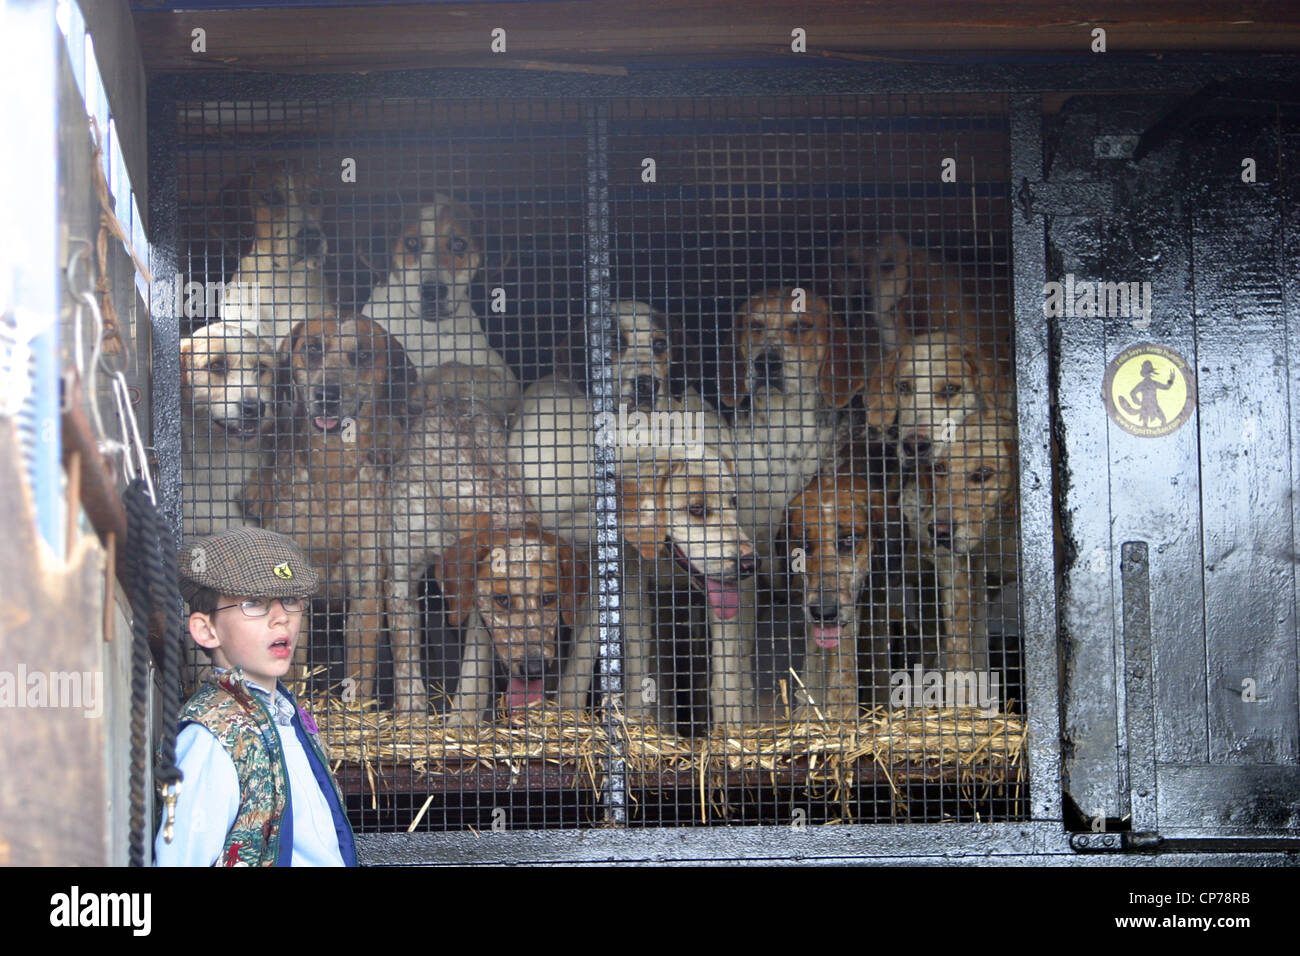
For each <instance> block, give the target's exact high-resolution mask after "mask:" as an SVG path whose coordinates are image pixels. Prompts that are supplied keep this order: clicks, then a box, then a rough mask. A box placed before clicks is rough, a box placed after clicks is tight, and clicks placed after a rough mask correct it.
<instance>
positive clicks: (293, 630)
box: [190, 594, 302, 690]
mask: <svg viewBox="0 0 1300 956" xmlns="http://www.w3.org/2000/svg"><path fill="white" fill-rule="evenodd" d="M246 600H250V599H249V598H238V597H232V596H231V595H228V594H223V595H222V596H221V600H220V601H218V602H217V607H218V608H221V610H218V611H215V612H214V613H212V614H191V615H190V636H191V637H193V638H194V641H195V643H197V644H199V645H200V646H201V647H206V648H208V649H209V650H211V651H212V662H213V663H214V664H216V665H217V666H218V667H225V668H231V667H242V668H243V669H244V676H246V677H247V678H248V679H249V680H251V681H252V682H253V683H255V684H257V685H258V686H260V687H263V688H265V689H266V690H273V689H274V688H275V682H276V681H277V680H278V679H279V678H281V677H283V676H284V675H285V674H287V673H288V672H289V668H290V666H291V665H292V664H293V652H294V648H295V647H296V646H297V644H298V630H299V628H301V627H302V612H301V611H297V612H294V613H290V612H288V611H286V610H285V609H284V605H283V604H281V603H280V600H279V599H278V598H269V599H264V603H266V604H268V605H269V609H268V610H267V612H266V614H265V615H264V616H263V617H251V618H250V617H246V616H245V615H244V611H243V609H242V608H239V607H230V606H229V605H232V604H234V605H238V604H239V603H240V602H241V601H246Z"/></svg>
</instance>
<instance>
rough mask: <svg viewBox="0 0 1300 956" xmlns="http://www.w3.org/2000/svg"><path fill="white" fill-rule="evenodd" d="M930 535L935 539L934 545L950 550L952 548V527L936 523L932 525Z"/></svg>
mask: <svg viewBox="0 0 1300 956" xmlns="http://www.w3.org/2000/svg"><path fill="white" fill-rule="evenodd" d="M930 535H931V537H933V538H934V543H935V544H937V545H938V546H939V547H941V548H948V547H951V546H952V525H948V524H942V523H940V522H938V521H935V522H933V523H931V525H930Z"/></svg>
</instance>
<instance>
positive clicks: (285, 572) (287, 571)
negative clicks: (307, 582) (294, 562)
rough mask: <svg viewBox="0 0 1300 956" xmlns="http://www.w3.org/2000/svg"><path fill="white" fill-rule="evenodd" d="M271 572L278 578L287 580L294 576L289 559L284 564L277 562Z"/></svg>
mask: <svg viewBox="0 0 1300 956" xmlns="http://www.w3.org/2000/svg"><path fill="white" fill-rule="evenodd" d="M271 573H272V574H274V575H275V576H276V577H277V578H283V579H284V580H286V581H288V580H289V579H290V578H292V577H293V569H292V568H290V567H289V562H288V561H286V562H284V564H277V565H276V566H275V567H273V568H272V569H271Z"/></svg>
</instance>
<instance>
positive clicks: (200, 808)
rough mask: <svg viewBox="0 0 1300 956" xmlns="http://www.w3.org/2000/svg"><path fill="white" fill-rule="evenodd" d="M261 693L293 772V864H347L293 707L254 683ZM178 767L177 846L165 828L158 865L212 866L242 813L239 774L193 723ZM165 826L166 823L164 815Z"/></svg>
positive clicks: (179, 748) (181, 739) (158, 842)
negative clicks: (295, 724) (180, 776)
mask: <svg viewBox="0 0 1300 956" xmlns="http://www.w3.org/2000/svg"><path fill="white" fill-rule="evenodd" d="M246 683H247V684H248V687H249V688H250V689H251V690H253V691H254V692H256V693H257V694H258V695H259V697H260V698H261V700H262V702H263V703H264V704H268V708H269V710H270V712H271V714H272V716H273V717H274V718H275V727H276V730H278V731H279V733H280V746H281V748H282V749H283V751H284V763H285V767H286V768H287V769H288V771H289V796H290V804H291V806H290V810H291V812H292V813H293V856H292V860H291V864H290V865H292V866H342V865H343V855H342V854H341V853H340V852H339V839H338V834H337V832H335V830H334V817H333V815H332V814H331V813H330V806H329V803H328V801H327V800H326V799H325V794H323V793H322V792H321V788H320V785H319V784H318V783H317V782H316V776H315V774H313V773H312V770H311V762H310V759H309V758H308V756H307V752H306V750H304V749H303V745H302V741H300V740H299V739H298V735H297V734H296V733H295V732H294V729H293V725H292V724H291V723H289V721H290V720H292V718H293V706H292V705H291V704H290V703H289V701H288V700H287V699H286V698H285V697H284V696H283V695H281V694H279V693H276V692H274V691H272V692H271V693H270V694H269V695H268V693H267V692H266V691H265V690H263V689H262V688H261V687H259V686H258V685H256V684H254V683H253V682H252V681H246ZM176 766H177V767H179V768H180V770H181V772H182V773H183V774H185V782H184V783H183V784H182V786H181V793H180V796H179V797H178V798H177V800H176V826H175V828H174V830H173V834H172V842H171V843H165V842H164V841H163V836H162V827H161V826H160V827H159V829H158V835H157V836H156V837H155V838H154V860H153V863H154V866H212V865H213V864H215V863H216V862H217V858H218V857H219V856H220V855H221V848H222V847H223V846H224V845H225V842H226V835H227V834H228V833H230V828H231V827H232V826H234V825H235V817H236V816H237V815H238V813H239V774H238V773H237V772H236V770H235V762H234V761H233V760H231V759H230V754H228V753H226V748H225V747H223V746H221V742H220V741H219V740H217V738H216V737H215V736H213V734H212V732H211V731H210V730H208V728H206V727H204V726H202V725H201V724H190V725H189V726H187V727H186V728H185V729H184V730H182V731H181V732H180V734H179V735H178V736H177V737H176ZM163 822H164V823H165V822H166V819H165V814H164V821H163Z"/></svg>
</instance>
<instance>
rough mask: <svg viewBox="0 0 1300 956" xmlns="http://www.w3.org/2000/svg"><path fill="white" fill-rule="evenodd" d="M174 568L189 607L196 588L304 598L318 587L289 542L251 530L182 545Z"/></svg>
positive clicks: (232, 531)
mask: <svg viewBox="0 0 1300 956" xmlns="http://www.w3.org/2000/svg"><path fill="white" fill-rule="evenodd" d="M176 566H177V569H178V571H179V572H180V590H181V594H182V595H183V596H184V597H185V600H187V601H188V600H190V599H191V598H192V597H193V596H194V593H195V592H196V591H198V590H199V588H211V589H212V590H214V591H216V592H218V593H220V594H228V595H230V596H231V597H251V598H274V597H306V596H308V595H309V594H313V593H314V592H315V591H316V588H317V587H318V586H319V584H320V577H319V576H318V575H317V574H316V569H315V568H313V567H312V566H311V564H310V563H309V562H308V561H307V556H306V555H304V554H303V553H302V549H301V548H299V547H298V545H297V544H295V543H294V541H293V540H292V539H290V538H286V537H285V536H284V535H282V534H277V533H276V532H274V531H268V530H266V529H265V528H255V527H252V526H244V527H238V528H227V529H226V530H225V531H222V532H221V533H220V534H211V535H208V536H206V537H203V538H192V539H190V540H189V541H186V542H184V544H182V545H181V550H180V554H179V555H177V558H176Z"/></svg>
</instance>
